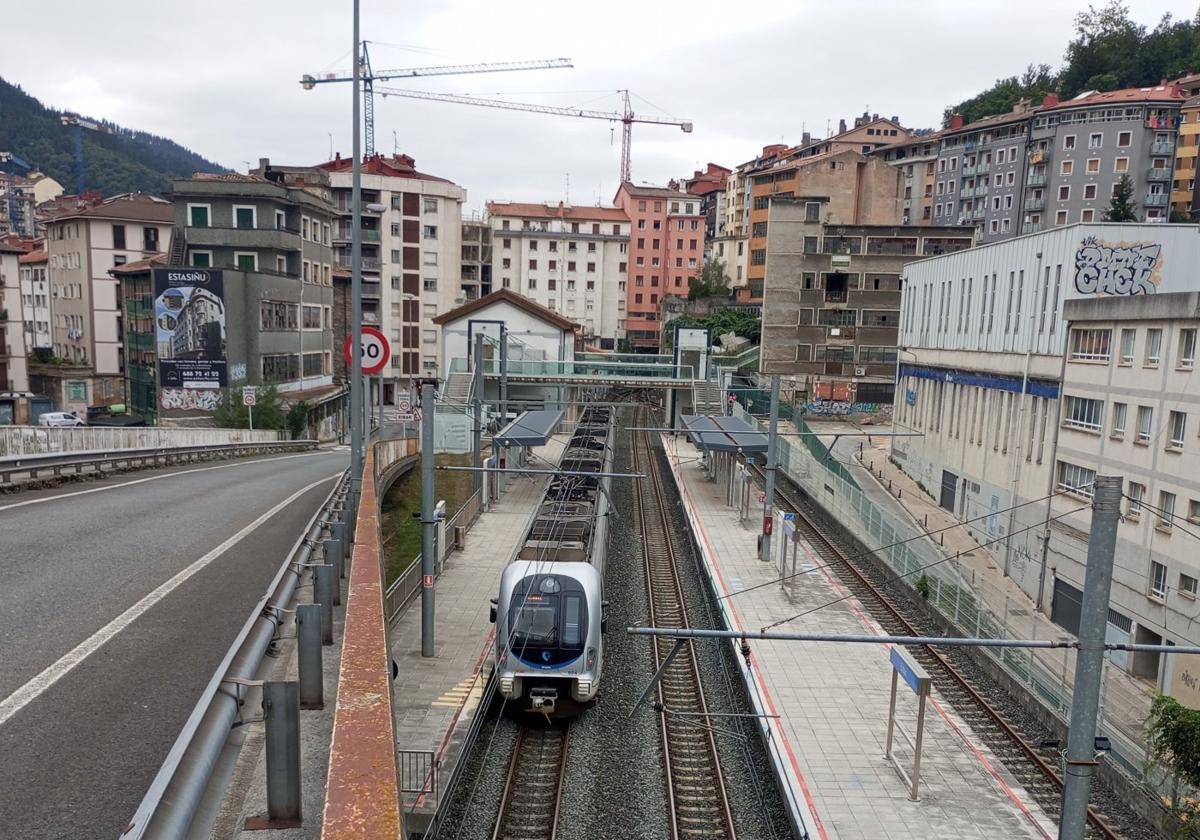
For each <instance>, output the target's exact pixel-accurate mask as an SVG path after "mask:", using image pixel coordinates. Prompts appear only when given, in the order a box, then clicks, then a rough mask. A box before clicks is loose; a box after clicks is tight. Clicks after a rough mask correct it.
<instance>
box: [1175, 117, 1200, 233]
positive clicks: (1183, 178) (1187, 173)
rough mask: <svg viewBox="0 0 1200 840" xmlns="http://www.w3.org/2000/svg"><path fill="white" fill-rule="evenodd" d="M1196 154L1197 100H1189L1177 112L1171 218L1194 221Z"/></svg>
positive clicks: (1199, 144)
mask: <svg viewBox="0 0 1200 840" xmlns="http://www.w3.org/2000/svg"><path fill="white" fill-rule="evenodd" d="M1197 154H1200V96H1189V97H1188V98H1187V99H1186V100H1184V103H1183V105H1182V106H1181V107H1180V109H1179V139H1178V141H1177V142H1176V144H1175V172H1174V174H1173V175H1172V178H1173V179H1174V180H1173V181H1172V182H1171V216H1172V218H1174V219H1176V220H1183V219H1187V220H1189V221H1195V219H1196V213H1195V209H1196V206H1197V205H1196V156H1197Z"/></svg>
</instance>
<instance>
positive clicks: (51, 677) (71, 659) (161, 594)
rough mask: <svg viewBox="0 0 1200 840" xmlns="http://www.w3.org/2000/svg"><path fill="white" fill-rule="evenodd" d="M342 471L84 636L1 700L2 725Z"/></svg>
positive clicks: (287, 501)
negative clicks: (196, 576) (194, 578)
mask: <svg viewBox="0 0 1200 840" xmlns="http://www.w3.org/2000/svg"><path fill="white" fill-rule="evenodd" d="M341 476H342V473H341V472H340V471H339V472H336V473H334V474H333V475H331V476H327V477H325V478H322V479H319V480H317V481H314V482H312V483H311V484H308V485H305V486H304V487H301V488H300V489H299V490H297V491H296V492H295V493H293V494H292V495H290V496H288V497H287V498H286V499H284V500H283V501H282V502H280V503H279V504H277V505H275V507H273V508H271V509H270V510H268V511H267V512H266V513H264V514H263V515H262V516H260V517H258V519H255V520H254V521H253V522H251V523H250V524H249V525H247V526H246V527H245V528H243V529H242V530H240V531H238V532H237V533H236V534H234V535H233V536H232V537H230V538H229V539H227V540H225V542H223V543H221V544H220V545H219V546H217V547H216V548H214V549H213V550H212V551H210V552H208V553H207V554H205V555H204V556H203V557H201V558H200V559H198V560H196V561H195V562H193V563H192V564H191V565H189V566H187V567H186V568H185V569H183V570H181V571H179V572H177V573H176V574H175V575H174V576H173V577H171V578H170V579H169V580H167V581H165V582H164V583H161V584H159V586H158V587H156V588H155V589H154V590H153V591H152V592H150V593H149V594H147V595H146V596H144V597H143V598H142V599H141V600H139V601H138V602H137V603H136V604H134V605H133V606H132V607H130V608H129V609H127V610H125V612H123V613H121V614H120V615H118V616H117V617H116V618H114V619H113V620H112V621H110V622H109V623H108V624H106V625H104V626H103V627H101V628H100V629H99V630H97V631H96V632H95V633H93V634H92V635H91V636H89V637H88V638H86V639H84V640H83V641H82V642H80V643H79V644H78V645H76V646H75V647H74V649H72V650H71V651H70V652H69V653H67V654H66V655H65V656H63V657H62V658H61V659H59V660H58V661H57V662H55V663H54V664H53V665H50V666H49V667H48V668H46V669H45V670H44V671H42V672H41V673H40V674H38V675H37V676H36V677H34V678H33V679H31V680H30V681H29V682H27V683H25V684H24V685H23V686H21V687H20V688H18V689H17V690H16V691H14V692H13V693H12V694H10V695H8V697H5V698H4V700H0V726H3V725H4V724H5V723H7V722H8V720H9V719H10V718H11V717H12V716H13V715H15V714H16V713H17V712H19V711H21V710H22V709H24V708H25V707H26V706H28V705H29V704H30V703H32V702H33V701H34V700H36V699H37V698H38V697H40V696H41V695H42V694H43V693H44V692H45V691H46V690H47V689H49V688H50V687H51V686H52V685H54V684H55V683H56V682H58V681H59V680H61V679H62V678H63V677H65V676H66V675H67V674H69V673H70V672H71V671H72V669H74V668H75V666H76V665H79V664H80V663H81V662H83V661H84V660H85V659H87V658H88V657H89V656H91V655H92V654H93V653H95V652H96V651H97V650H99V649H100V648H101V647H102V646H103V645H104V644H105V643H106V642H108V641H110V640H111V639H112V638H113V637H114V636H116V635H117V634H118V633H120V632H121V631H122V630H124V629H125V628H126V627H128V626H129V625H131V624H133V622H135V621H137V620H138V619H139V618H141V617H142V616H143V615H144V614H145V613H146V612H147V611H148V610H149V609H150V608H151V607H153V606H154V605H155V604H157V603H158V602H159V601H162V600H163V599H164V598H166V597H167V596H168V595H170V594H171V593H172V592H174V591H175V590H176V589H178V588H179V587H180V586H181V585H183V584H184V583H185V582H186V581H187V580H188V579H189V578H191V577H192V576H193V575H195V574H196V573H197V572H199V571H201V570H203V569H204V568H205V567H206V566H208V565H209V564H210V563H212V562H213V561H214V560H216V559H217V558H218V557H220V556H221V555H222V554H224V553H225V552H226V551H228V550H229V549H231V548H233V546H235V545H237V544H238V543H239V542H241V541H242V540H243V539H245V538H246V537H247V536H249V535H250V534H251V533H252V532H253V531H254V530H255V529H256V528H258V527H259V526H261V525H263V524H264V523H266V522H267V521H268V520H269V519H271V517H273V516H275V515H276V514H277V513H279V512H280V511H281V510H283V509H284V508H286V507H287V506H288V505H290V504H291V503H292V502H294V501H296V500H297V499H299V498H300V497H301V496H303V495H304V494H305V493H307V492H309V491H310V490H312V489H313V488H314V487H319V486H320V485H322V484H327V483H328V482H330V481H335V480H336V479H338V478H341Z"/></svg>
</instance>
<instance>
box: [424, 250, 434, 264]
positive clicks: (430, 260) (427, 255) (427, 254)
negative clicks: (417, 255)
mask: <svg viewBox="0 0 1200 840" xmlns="http://www.w3.org/2000/svg"><path fill="white" fill-rule="evenodd" d="M421 261H422V262H423V263H424V264H425V265H437V264H438V255H437V251H424V252H422V260H421Z"/></svg>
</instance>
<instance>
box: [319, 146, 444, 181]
mask: <svg viewBox="0 0 1200 840" xmlns="http://www.w3.org/2000/svg"><path fill="white" fill-rule="evenodd" d="M353 167H354V159H353V158H348V157H346V158H344V157H342V155H341V153H338V155H337V157H335V158H334V159H333V160H331V161H327V162H325V163H319V164H317V168H318V169H324V170H325V171H326V172H349V171H350V170H351V169H353ZM362 174H364V175H386V176H388V177H390V178H414V179H419V180H423V181H441V182H443V183H446V184H452V183H454V182H453V181H451V180H450V179H449V178H439V177H437V176H436V175H429V174H427V173H425V172H419V171H418V170H417V168H416V161H415V160H414V159H413V158H411V157H409V156H408V155H392V156H391V157H385V156H384V155H372V156H371V157H367V158H363V162H362Z"/></svg>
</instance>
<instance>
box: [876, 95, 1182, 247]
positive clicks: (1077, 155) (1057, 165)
mask: <svg viewBox="0 0 1200 840" xmlns="http://www.w3.org/2000/svg"><path fill="white" fill-rule="evenodd" d="M1184 101H1185V94H1184V93H1183V91H1182V89H1181V87H1180V86H1179V85H1178V84H1176V83H1170V84H1167V83H1164V84H1161V85H1158V86H1155V87H1148V88H1127V89H1123V90H1115V91H1107V92H1103V93H1098V92H1095V91H1089V92H1085V93H1082V94H1080V95H1079V96H1076V97H1074V98H1073V99H1069V100H1066V101H1059V99H1058V97H1057V96H1056V95H1054V94H1048V95H1047V96H1046V97H1045V98H1044V99H1043V100H1042V102H1041V104H1040V105H1037V106H1034V105H1031V103H1030V102H1029V101H1028V100H1022V101H1020V102H1018V103H1017V104H1016V106H1014V108H1013V110H1012V111H1011V112H1009V113H1007V114H1001V115H998V116H994V117H987V118H985V119H981V120H976V121H975V122H973V123H964V122H963V119H962V117H961V116H960V115H955V116H954V117H953V118H952V120H951V123H950V126H949V127H948V128H947V129H945V130H944V131H942V132H940V133H939V144H940V145H939V149H938V157H937V173H936V180H935V184H934V204H933V218H932V221H933V224H941V225H944V224H973V225H975V227H976V228H977V230H978V238H979V241H981V242H996V241H999V240H1002V239H1008V238H1010V237H1013V236H1016V235H1019V234H1021V233H1033V232H1036V231H1039V230H1042V229H1044V228H1050V227H1062V226H1063V225H1068V224H1074V223H1077V222H1082V223H1085V224H1086V223H1091V222H1099V221H1102V220H1103V218H1104V214H1105V212H1106V210H1107V209H1108V206H1109V204H1110V202H1111V200H1112V195H1113V190H1114V188H1115V187H1116V185H1117V183H1118V182H1119V181H1121V179H1122V178H1123V177H1125V176H1128V177H1129V178H1130V180H1131V181H1132V182H1133V196H1134V202H1135V204H1136V208H1137V211H1136V212H1137V216H1138V219H1139V221H1158V220H1162V221H1166V219H1167V218H1168V216H1169V204H1170V200H1171V186H1172V179H1173V169H1174V165H1175V154H1176V149H1175V139H1176V132H1177V129H1178V127H1179V113H1180V108H1181V107H1182V105H1183V103H1184ZM881 153H882V154H883V155H884V157H885V158H886V157H887V156H888V155H889V154H893V155H894V154H895V151H894V150H892V151H890V152H889V150H887V149H886V148H885V149H884V150H882V152H881Z"/></svg>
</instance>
